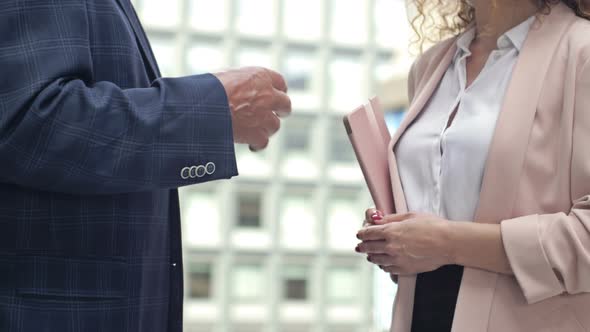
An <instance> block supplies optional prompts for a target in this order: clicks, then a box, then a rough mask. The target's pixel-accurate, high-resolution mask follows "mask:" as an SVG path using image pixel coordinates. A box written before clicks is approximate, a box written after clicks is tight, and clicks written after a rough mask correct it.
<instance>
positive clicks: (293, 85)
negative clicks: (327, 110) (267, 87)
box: [282, 48, 319, 109]
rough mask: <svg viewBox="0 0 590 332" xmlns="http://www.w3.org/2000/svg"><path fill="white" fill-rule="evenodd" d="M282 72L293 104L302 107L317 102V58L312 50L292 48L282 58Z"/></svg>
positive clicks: (309, 106) (307, 106)
mask: <svg viewBox="0 0 590 332" xmlns="http://www.w3.org/2000/svg"><path fill="white" fill-rule="evenodd" d="M283 61H284V62H283V70H282V71H283V74H284V75H285V79H286V80H287V85H288V86H289V95H290V97H291V99H292V101H293V104H294V105H297V107H302V108H304V109H311V108H315V107H317V106H318V104H319V97H318V94H317V91H318V87H319V82H318V81H319V80H318V74H319V68H318V58H317V54H316V52H314V51H311V50H306V49H297V48H293V49H290V50H288V52H287V54H285V57H284V60H283Z"/></svg>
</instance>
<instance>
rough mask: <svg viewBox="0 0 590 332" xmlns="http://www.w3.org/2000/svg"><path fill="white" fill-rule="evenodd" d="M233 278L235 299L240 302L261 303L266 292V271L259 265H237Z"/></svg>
mask: <svg viewBox="0 0 590 332" xmlns="http://www.w3.org/2000/svg"><path fill="white" fill-rule="evenodd" d="M231 273H232V276H233V283H232V285H233V297H234V298H236V299H238V300H245V301H259V300H261V299H262V297H263V295H264V293H265V292H266V289H265V288H266V286H265V284H266V281H265V279H264V269H263V267H262V265H259V264H248V265H237V266H236V267H235V268H234V270H233V271H232V272H231Z"/></svg>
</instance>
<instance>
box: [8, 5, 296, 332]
mask: <svg viewBox="0 0 590 332" xmlns="http://www.w3.org/2000/svg"><path fill="white" fill-rule="evenodd" d="M0 32H1V33H0V331H3V332H4V331H10V332H12V331H18V332H39V331H46V332H79V331H80V332H81V331H84V332H100V331H103V332H107V331H108V332H119V331H126V332H144V331H157V332H159V331H169V332H179V331H181V330H182V298H183V287H182V286H183V280H182V256H181V235H180V215H179V205H178V192H177V190H176V188H178V187H181V186H185V185H191V184H197V183H202V182H207V181H212V180H217V179H228V178H230V177H232V176H235V175H237V167H236V161H235V155H234V142H237V143H246V144H249V145H250V148H251V149H253V150H258V149H262V148H264V147H265V146H266V144H267V143H268V139H269V136H271V135H272V134H273V133H274V132H276V131H277V130H278V128H279V124H280V120H279V118H278V117H277V114H278V115H287V114H288V113H289V112H290V110H291V105H290V101H289V98H288V97H287V95H286V94H285V92H286V86H285V82H284V80H283V78H282V77H281V76H280V75H279V74H277V73H275V72H272V71H269V70H265V69H261V68H245V69H237V70H230V71H226V72H222V73H218V74H215V75H212V74H206V75H199V76H188V77H179V78H162V77H160V73H159V70H158V66H157V64H156V61H155V59H154V56H153V54H152V51H151V49H150V46H149V43H148V40H147V38H146V36H145V34H144V31H143V29H142V27H141V25H140V22H139V20H138V18H137V16H136V14H135V12H134V9H133V7H132V5H131V3H130V2H129V0H4V1H1V2H0ZM202 222H207V221H206V220H203V221H202Z"/></svg>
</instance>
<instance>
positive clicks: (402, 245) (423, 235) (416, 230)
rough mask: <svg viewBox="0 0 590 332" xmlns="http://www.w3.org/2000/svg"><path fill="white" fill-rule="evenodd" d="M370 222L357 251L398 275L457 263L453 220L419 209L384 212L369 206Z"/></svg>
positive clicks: (362, 234) (361, 233) (368, 217)
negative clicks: (391, 212)
mask: <svg viewBox="0 0 590 332" xmlns="http://www.w3.org/2000/svg"><path fill="white" fill-rule="evenodd" d="M366 219H371V220H366V221H367V222H370V224H372V225H369V226H366V227H364V228H363V229H361V230H360V231H359V232H358V234H357V237H358V238H359V239H360V240H362V242H361V243H360V244H359V245H358V246H357V248H356V251H357V252H360V253H366V254H368V258H367V259H368V260H369V261H370V262H372V263H374V264H376V265H379V266H380V267H381V269H383V270H384V271H386V272H388V273H391V274H395V275H412V274H417V273H421V272H428V271H433V270H436V269H438V268H439V267H441V266H443V265H447V264H453V263H454V262H453V252H452V251H453V250H452V246H451V241H450V240H449V239H450V234H449V228H450V222H449V221H448V220H445V219H442V218H440V217H437V216H433V215H429V214H419V213H407V214H394V215H388V216H382V214H379V212H377V211H375V210H367V218H366Z"/></svg>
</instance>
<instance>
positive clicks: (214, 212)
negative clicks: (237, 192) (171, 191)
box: [180, 190, 221, 246]
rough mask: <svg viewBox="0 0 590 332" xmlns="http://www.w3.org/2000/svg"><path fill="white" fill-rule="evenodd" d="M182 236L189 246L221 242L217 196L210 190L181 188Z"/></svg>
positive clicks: (211, 244)
mask: <svg viewBox="0 0 590 332" xmlns="http://www.w3.org/2000/svg"><path fill="white" fill-rule="evenodd" d="M180 198H181V200H182V207H183V210H182V222H183V228H182V229H183V232H182V233H183V236H184V239H185V241H186V243H187V244H188V245H189V246H217V245H219V244H220V243H221V215H220V208H219V204H218V200H217V197H216V196H215V195H214V194H213V193H211V192H193V191H188V190H183V191H182V194H181V196H180Z"/></svg>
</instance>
